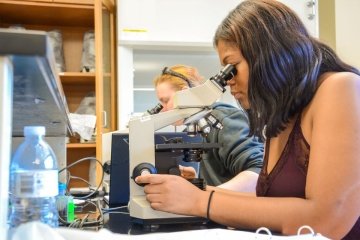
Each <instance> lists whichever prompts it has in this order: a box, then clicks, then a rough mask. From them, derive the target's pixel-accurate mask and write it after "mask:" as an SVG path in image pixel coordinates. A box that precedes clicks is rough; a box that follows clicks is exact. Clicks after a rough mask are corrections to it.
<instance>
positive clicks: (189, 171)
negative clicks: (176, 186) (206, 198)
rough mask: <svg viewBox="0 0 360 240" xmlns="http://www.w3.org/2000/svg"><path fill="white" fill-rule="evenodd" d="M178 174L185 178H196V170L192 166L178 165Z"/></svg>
mask: <svg viewBox="0 0 360 240" xmlns="http://www.w3.org/2000/svg"><path fill="white" fill-rule="evenodd" d="M179 170H180V175H181V176H182V177H183V178H185V179H193V178H196V171H195V168H193V167H185V166H182V165H179Z"/></svg>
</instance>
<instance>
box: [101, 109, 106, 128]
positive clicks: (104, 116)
mask: <svg viewBox="0 0 360 240" xmlns="http://www.w3.org/2000/svg"><path fill="white" fill-rule="evenodd" d="M102 113H103V128H106V127H107V114H106V111H103V112H102Z"/></svg>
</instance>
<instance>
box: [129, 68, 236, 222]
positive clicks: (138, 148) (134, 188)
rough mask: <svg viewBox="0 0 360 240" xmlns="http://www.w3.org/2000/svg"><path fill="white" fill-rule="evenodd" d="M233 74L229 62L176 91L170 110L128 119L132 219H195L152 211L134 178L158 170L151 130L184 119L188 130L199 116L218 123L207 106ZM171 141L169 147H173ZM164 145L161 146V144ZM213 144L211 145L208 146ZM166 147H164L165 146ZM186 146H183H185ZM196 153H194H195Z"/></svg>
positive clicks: (148, 220)
mask: <svg viewBox="0 0 360 240" xmlns="http://www.w3.org/2000/svg"><path fill="white" fill-rule="evenodd" d="M235 75H236V69H235V67H234V66H233V65H231V64H228V65H226V66H225V67H224V68H223V69H222V70H220V72H219V73H218V74H216V75H215V76H213V77H211V78H209V79H208V80H206V81H205V82H204V83H203V84H201V85H199V86H196V87H193V88H189V89H185V90H182V91H178V92H176V94H175V97H174V109H173V110H170V111H166V112H160V113H157V114H153V115H145V116H142V117H139V118H135V119H133V120H130V122H129V159H130V164H129V167H130V168H129V171H130V172H129V176H130V200H129V212H130V217H131V218H132V220H133V222H137V223H141V224H160V223H180V222H196V221H199V220H198V219H197V220H196V218H195V217H193V216H184V215H177V214H172V213H167V212H162V211H157V210H154V209H152V208H151V207H150V204H149V202H148V201H147V200H146V198H145V193H144V189H143V186H141V185H138V184H137V183H136V182H135V181H134V179H135V178H136V177H137V176H139V175H143V174H156V173H158V170H157V166H156V165H155V150H156V149H155V148H156V146H155V140H154V134H155V131H156V130H158V129H160V128H163V127H166V126H168V125H170V124H173V123H175V122H177V121H179V120H184V125H186V126H187V128H188V129H191V128H193V127H194V123H197V125H199V126H200V128H201V126H203V129H202V131H207V130H206V124H205V123H204V124H201V121H202V119H204V118H207V120H208V121H209V122H211V123H212V124H213V125H218V124H219V123H218V122H216V120H214V119H212V118H211V115H209V113H210V112H211V105H212V104H213V103H215V102H216V101H217V100H218V99H219V98H220V97H221V95H222V94H223V93H224V92H225V86H226V85H227V81H229V80H230V79H231V78H233V77H234V76H235ZM176 146H178V145H175V144H172V145H171V146H170V147H173V148H176ZM162 147H164V146H162ZM209 147H210V148H211V147H214V146H209ZM165 148H168V147H165ZM185 148H187V147H185ZM195 155H196V154H195Z"/></svg>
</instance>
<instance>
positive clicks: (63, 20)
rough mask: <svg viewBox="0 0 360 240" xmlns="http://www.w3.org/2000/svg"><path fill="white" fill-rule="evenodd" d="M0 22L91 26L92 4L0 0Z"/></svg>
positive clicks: (92, 18)
mask: <svg viewBox="0 0 360 240" xmlns="http://www.w3.org/2000/svg"><path fill="white" fill-rule="evenodd" d="M34 16H35V17H34ZM0 23H2V24H6V23H11V24H22V25H24V24H25V25H27V24H31V25H43V24H46V25H52V26H82V27H90V28H93V27H94V5H84V4H69V3H66V4H65V3H54V2H30V1H15V0H1V1H0Z"/></svg>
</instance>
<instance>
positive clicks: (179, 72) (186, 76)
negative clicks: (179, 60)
mask: <svg viewBox="0 0 360 240" xmlns="http://www.w3.org/2000/svg"><path fill="white" fill-rule="evenodd" d="M203 79H204V78H203V77H202V76H201V75H200V74H199V71H198V70H197V69H196V68H194V67H190V66H186V65H181V64H178V65H174V66H171V67H165V68H164V69H163V71H162V73H161V74H160V75H159V76H157V77H156V78H155V79H154V85H155V87H156V86H158V85H159V84H161V83H164V82H167V83H169V84H170V85H171V86H172V87H173V89H174V90H176V91H180V90H182V89H184V88H186V87H194V86H198V85H200V84H202V83H203Z"/></svg>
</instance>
